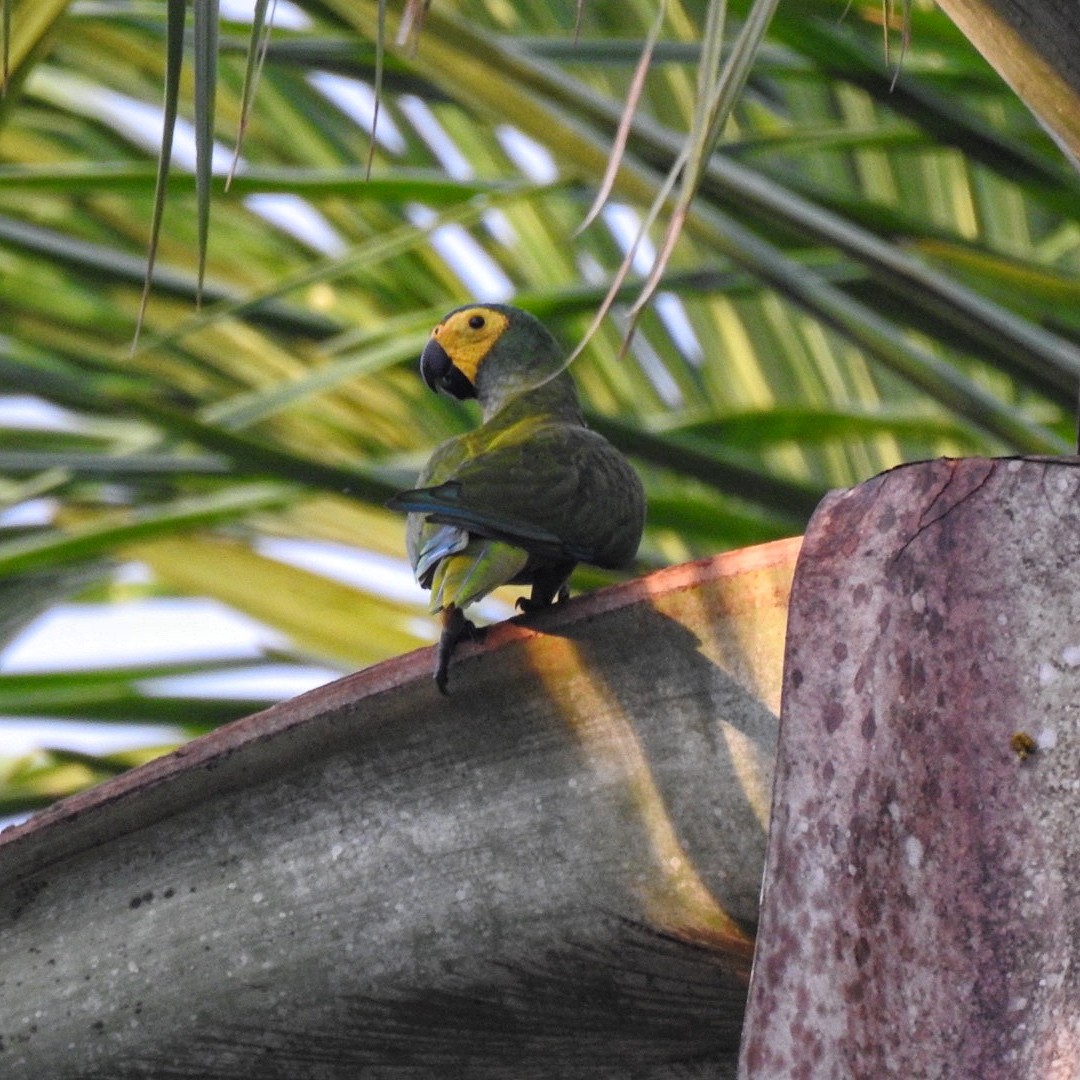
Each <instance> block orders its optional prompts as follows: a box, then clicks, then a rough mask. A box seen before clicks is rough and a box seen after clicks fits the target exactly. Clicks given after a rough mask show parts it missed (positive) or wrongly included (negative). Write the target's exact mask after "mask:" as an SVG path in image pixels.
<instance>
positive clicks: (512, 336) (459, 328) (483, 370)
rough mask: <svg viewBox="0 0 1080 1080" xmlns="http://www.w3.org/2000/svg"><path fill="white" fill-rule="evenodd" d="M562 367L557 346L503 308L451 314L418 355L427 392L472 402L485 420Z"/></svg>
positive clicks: (475, 307) (539, 327)
mask: <svg viewBox="0 0 1080 1080" xmlns="http://www.w3.org/2000/svg"><path fill="white" fill-rule="evenodd" d="M561 365H562V350H561V348H560V347H559V343H558V342H557V341H556V340H555V339H554V338H553V337H552V336H551V334H549V333H548V331H547V330H546V329H545V328H544V326H543V324H542V323H541V322H540V321H539V320H538V319H536V318H535V317H534V316H532V315H530V314H529V313H528V312H527V311H521V310H520V309H519V308H513V307H508V306H507V305H505V304H469V305H467V306H466V307H460V308H457V309H456V310H455V311H451V312H450V314H449V315H447V316H446V317H445V318H444V319H443V320H442V322H440V323H439V325H438V326H436V327H435V329H434V330H432V331H431V337H430V338H429V339H428V343H427V344H426V345H425V346H424V351H423V352H422V353H421V354H420V372H421V374H422V375H423V376H424V382H426V383H427V384H428V386H430V387H431V389H432V390H437V391H440V392H441V393H444V394H449V395H450V396H451V397H455V398H459V399H461V400H464V399H465V398H477V399H478V400H479V402H480V405H481V407H482V408H483V410H484V412H485V414H489V413H490V412H492V411H494V410H495V409H497V408H498V407H499V405H500V404H501V403H502V402H503V401H505V400H506V399H507V398H509V397H510V396H512V395H514V394H518V393H520V392H521V391H523V390H528V389H529V388H530V387H534V386H538V385H540V384H541V383H545V382H546V381H547V380H548V379H550V378H551V377H552V376H553V375H554V374H555V373H556V372H558V370H559V368H560V367H561Z"/></svg>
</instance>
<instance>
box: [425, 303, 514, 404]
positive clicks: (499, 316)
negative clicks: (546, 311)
mask: <svg viewBox="0 0 1080 1080" xmlns="http://www.w3.org/2000/svg"><path fill="white" fill-rule="evenodd" d="M509 325H510V320H509V319H508V318H507V317H506V316H505V315H504V314H503V313H502V312H501V311H492V309H491V308H487V307H470V308H463V309H462V310H461V311H455V312H454V313H453V314H452V315H450V316H449V317H448V318H446V319H443V321H442V322H441V323H439V325H438V326H436V327H435V329H434V330H432V331H431V336H432V337H433V338H435V340H436V341H438V343H439V344H440V345H441V346H442V347H443V348H444V349H445V350H446V355H447V356H449V357H450V360H451V362H452V363H453V365H454V367H456V368H457V369H458V371H460V372H461V374H462V375H464V376H465V378H466V379H468V380H469V382H471V383H472V384H473V385H474V386H475V385H476V372H477V369H478V368H479V367H480V364H481V363H482V362H483V360H484V357H485V356H487V354H488V353H489V352H490V351H491V349H492V346H493V345H494V344H495V342H496V341H498V340H499V338H500V337H502V335H503V332H504V331H505V330H506V328H507V327H508V326H509Z"/></svg>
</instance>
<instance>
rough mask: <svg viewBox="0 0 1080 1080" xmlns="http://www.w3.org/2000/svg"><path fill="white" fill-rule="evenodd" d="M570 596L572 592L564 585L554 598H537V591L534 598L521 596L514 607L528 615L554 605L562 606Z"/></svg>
mask: <svg viewBox="0 0 1080 1080" xmlns="http://www.w3.org/2000/svg"><path fill="white" fill-rule="evenodd" d="M569 596H570V590H569V589H568V588H567V587H566V586H565V585H564V586H563V587H562V588H561V589H559V591H558V592H557V593H556V594H555V595H554V596H537V595H536V591H535V589H534V590H533V594H532V596H519V597H518V598H517V600H515V601H514V607H516V608H517V609H518V611H523V612H524V613H525V614H526V615H528V614H529V613H530V612H533V611H543V610H544V608H546V607H551V605H552V604H555V603H559V604H561V603H562V602H563V601H564V600H566V599H567V598H568V597H569Z"/></svg>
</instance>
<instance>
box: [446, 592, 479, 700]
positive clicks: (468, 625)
mask: <svg viewBox="0 0 1080 1080" xmlns="http://www.w3.org/2000/svg"><path fill="white" fill-rule="evenodd" d="M442 623H443V629H442V634H441V635H440V636H439V649H438V652H437V653H436V654H435V685H436V686H437V687H438V688H439V693H440V694H447V695H448V694H449V693H450V691H449V690H447V689H446V684H447V682H448V681H449V679H450V658H451V657H452V656H453V655H454V649H456V648H457V643H458V642H459V641H460V640H461V639H462V638H464V637H467V638H470V639H471V640H473V641H479V640H480V639H481V638H482V637H483V636H484V630H485V629H486V628H485V627H479V626H477V625H476V624H475V623H473V622H470V621H469V620H468V619H466V618H465V615H464V613H463V612H462V610H461V608H459V607H457V606H456V605H454V604H451V605H450V606H449V607H448V608H446V609H445V610H444V611H443V617H442Z"/></svg>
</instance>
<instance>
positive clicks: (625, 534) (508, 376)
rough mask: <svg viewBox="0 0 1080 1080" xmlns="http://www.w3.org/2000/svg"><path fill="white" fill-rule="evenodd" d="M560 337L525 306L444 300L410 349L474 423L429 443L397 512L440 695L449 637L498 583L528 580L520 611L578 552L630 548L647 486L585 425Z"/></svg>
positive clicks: (562, 585)
mask: <svg viewBox="0 0 1080 1080" xmlns="http://www.w3.org/2000/svg"><path fill="white" fill-rule="evenodd" d="M562 368H563V353H562V350H561V349H560V348H559V345H558V343H557V342H556V341H555V339H554V338H553V337H552V336H551V334H549V333H548V331H547V330H546V329H545V328H544V327H543V325H542V324H541V323H540V322H539V321H538V320H537V319H536V318H534V317H533V316H532V315H530V314H528V313H527V312H525V311H520V310H518V309H517V308H512V307H507V306H505V305H503V304H471V305H469V306H466V307H461V308H457V309H456V310H454V311H451V312H450V314H449V315H447V316H446V317H445V318H444V319H443V320H442V322H440V323H439V325H438V326H436V327H435V329H434V330H432V332H431V337H430V339H429V340H428V343H427V345H425V346H424V351H423V353H422V354H421V357H420V372H421V374H422V375H423V377H424V381H425V382H426V383H427V385H428V386H429V387H430V388H431V389H432V390H435V391H438V392H441V393H445V394H449V395H450V396H451V397H455V398H459V399H465V398H475V399H476V400H477V401H478V402H479V404H480V408H481V410H482V414H483V423H481V424H480V426H479V427H478V428H476V429H475V430H474V431H471V432H469V433H467V434H465V435H459V436H457V437H456V438H453V439H449V440H448V441H447V442H444V443H442V444H441V445H440V446H438V447H437V448H436V449H435V452H434V453H433V454H432V455H431V460H430V461H428V463H427V466H426V467H425V468H424V470H423V472H422V473H421V474H420V477H419V479H418V481H417V487H416V488H415V489H414V490H412V491H403V492H400V493H399V494H397V495H395V496H394V497H393V498H391V499H390V501H389V502H388V503H387V505H388V506H389V507H390V508H391V509H393V510H403V511H407V512H408V515H409V516H408V521H407V525H406V546H407V548H408V552H409V560H410V561H411V563H412V566H413V570H414V572H415V574H416V580H417V581H418V582H419V583H420V584H421V585H422V586H423V587H424V588H425V589H430V590H431V608H430V610H431V611H432V612H433V613H434V612H442V635H441V637H440V639H439V649H438V653H437V659H436V667H435V683H436V685H437V686H438V688H439V690H440V691H442V692H443V693H446V683H447V674H448V668H449V664H450V657H451V655H452V654H453V651H454V647H455V646H456V645H457V643H458V641H459V640H460V639H461V638H462V636H463V635H465V634H474V633H475V632H476V631H475V628H474V627H473V625H472V623H471V622H469V621H468V620H467V619H466V618H465V616H464V614H463V610H464V608H465V607H467V606H468V605H469V604H472V603H474V602H475V601H477V600H479V599H481V598H482V597H484V596H486V595H487V594H488V593H489V592H491V591H492V590H493V589H495V588H497V587H498V586H500V585H506V584H516V585H531V586H532V593H531V595H530V596H529V598H528V599H526V598H525V597H521V598H519V599H518V601H517V606H518V607H519V608H521V609H522V610H523V611H535V610H538V609H539V608H542V607H546V606H547V605H548V604H551V603H552V602H553V601H554V600H556V599H563V598H565V597H566V596H567V587H566V581H567V578H568V577H569V576H570V571H571V570H573V568H574V565H575V564H576V563H579V562H584V563H591V564H592V565H594V566H604V567H620V566H625V565H626V564H628V563H629V562H630V561H631V560H632V559H633V558H634V555H635V553H636V552H637V548H638V543H639V542H640V540H641V532H642V529H643V527H644V524H645V492H644V491H643V489H642V487H641V481H640V480H639V479H638V476H637V473H635V472H634V470H633V468H632V467H631V465H630V463H629V462H628V461H627V460H626V458H625V457H623V455H622V454H621V453H619V451H618V450H616V449H615V447H613V446H612V445H611V443H609V442H608V441H607V440H606V439H605V438H604V437H603V436H602V435H598V434H597V433H596V432H595V431H590V430H589V429H588V428H587V427H586V426H585V421H584V419H583V418H582V415H581V407H580V405H579V404H578V399H577V391H576V389H575V387H574V381H573V379H572V378H571V377H570V375H569V373H567V372H566V371H564V370H562Z"/></svg>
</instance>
